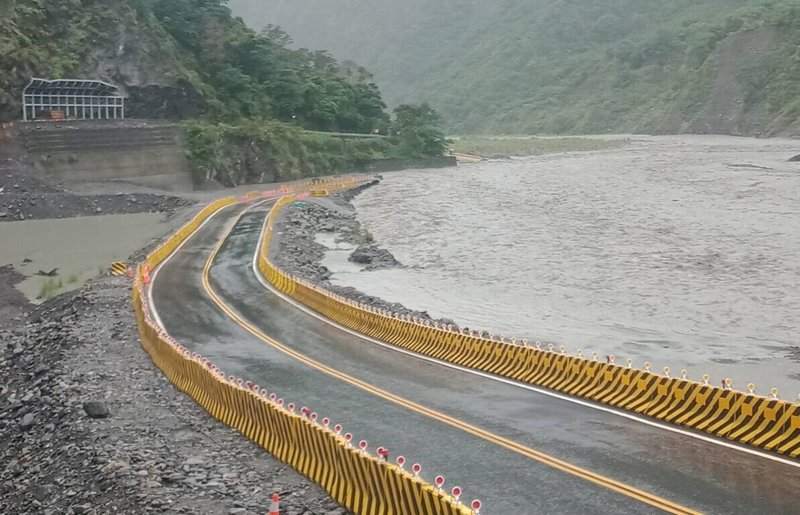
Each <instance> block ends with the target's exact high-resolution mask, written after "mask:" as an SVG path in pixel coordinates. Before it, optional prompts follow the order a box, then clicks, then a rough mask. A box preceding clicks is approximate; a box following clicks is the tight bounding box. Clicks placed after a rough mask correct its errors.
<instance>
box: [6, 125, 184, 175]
mask: <svg viewBox="0 0 800 515" xmlns="http://www.w3.org/2000/svg"><path fill="white" fill-rule="evenodd" d="M19 127H20V132H21V136H22V140H23V143H24V146H25V147H26V148H27V150H28V153H29V154H30V156H31V158H32V160H33V163H34V166H35V167H36V169H37V170H39V171H40V172H42V173H43V174H45V175H46V176H47V177H48V178H49V179H50V180H54V181H56V182H65V183H86V182H104V181H125V182H131V183H134V184H140V185H143V186H149V187H153V188H160V189H167V190H183V191H186V190H191V189H192V179H191V175H190V173H189V163H188V161H187V159H186V145H185V139H186V135H185V131H184V129H183V127H182V126H180V125H173V124H166V123H163V122H143V121H132V120H130V121H125V122H121V121H117V122H112V121H108V122H97V121H94V122H63V123H53V122H33V123H29V124H20V125H19Z"/></svg>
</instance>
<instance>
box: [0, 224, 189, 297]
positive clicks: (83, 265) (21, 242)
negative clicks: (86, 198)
mask: <svg viewBox="0 0 800 515" xmlns="http://www.w3.org/2000/svg"><path fill="white" fill-rule="evenodd" d="M163 219H164V216H163V215H162V214H160V213H135V214H121V215H103V216H84V217H77V218H63V219H51V220H26V221H21V222H4V223H0V241H2V242H3V244H2V245H0V264H12V265H14V269H15V270H16V271H18V272H19V273H21V274H23V275H26V276H28V277H27V278H26V279H25V280H23V281H22V282H21V283H20V284H19V285H17V288H18V289H19V290H20V291H22V293H23V294H25V296H26V297H28V299H30V300H32V301H35V302H40V301H42V300H45V299H42V298H37V297H39V296H40V294H41V293H42V288H43V285H44V284H45V283H46V282H48V281H50V282H51V284H53V285H54V286H57V288H56V289H55V291H54V292H53V293H56V294H57V293H63V292H65V291H68V290H72V289H75V288H78V287H79V286H81V285H82V284H83V283H84V282H86V281H87V280H89V279H91V278H92V277H96V276H97V275H98V274H100V273H105V272H106V271H107V270H108V268H109V267H110V266H111V263H112V262H113V261H125V260H126V259H127V258H128V256H129V255H130V254H131V253H133V252H134V251H136V250H137V249H140V248H142V247H144V246H145V245H147V244H148V243H150V241H151V240H152V239H153V238H155V237H159V236H161V235H162V234H163V233H165V232H166V231H167V230H168V229H170V228H172V227H174V226H175V223H174V222H173V221H170V222H164V221H163ZM176 219H177V218H176ZM26 260H30V262H26ZM55 268H57V269H58V275H57V276H55V277H53V278H48V277H42V276H39V275H36V272H38V271H39V270H42V271H46V272H49V271H50V270H53V269H55Z"/></svg>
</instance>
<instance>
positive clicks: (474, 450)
mask: <svg viewBox="0 0 800 515" xmlns="http://www.w3.org/2000/svg"><path fill="white" fill-rule="evenodd" d="M239 210H240V208H239V207H234V208H230V209H228V210H226V211H223V212H222V213H221V214H219V215H218V216H217V217H215V218H213V219H212V220H211V221H210V222H209V223H208V224H206V225H205V226H204V227H203V228H202V229H201V230H200V231H199V232H198V233H197V234H196V235H195V236H194V237H193V238H192V239H190V240H189V242H188V243H187V244H186V245H185V246H184V247H183V248H182V249H181V250H180V251H179V252H178V253H177V254H176V255H175V257H174V258H173V259H172V260H171V261H169V262H168V263H167V264H166V265H165V266H164V267H163V269H162V270H161V271H160V272H159V274H158V276H157V279H156V280H155V281H154V285H153V295H154V299H155V305H156V308H157V309H158V313H159V315H160V317H161V319H162V321H163V322H164V324H165V326H166V329H167V330H168V331H169V332H170V333H171V334H172V335H173V336H174V337H176V338H177V339H178V340H179V341H181V343H183V344H184V345H185V346H187V347H188V348H190V349H192V350H195V351H197V352H200V353H201V354H203V355H204V356H206V357H208V358H209V359H211V360H212V361H214V362H215V363H216V364H217V365H218V366H219V367H220V368H222V369H223V370H225V371H226V372H227V373H232V374H235V375H237V376H239V377H243V378H248V379H252V380H253V381H255V382H256V383H258V384H260V385H262V386H265V387H266V388H267V389H268V390H269V391H275V392H276V393H278V394H279V395H280V396H281V397H283V398H284V399H286V401H287V402H289V401H294V402H295V403H296V404H298V406H301V405H306V406H308V407H310V408H312V409H313V410H314V411H316V412H318V413H319V414H320V416H321V417H322V416H328V417H330V418H331V419H333V421H334V423H341V424H343V425H344V427H345V431H350V432H352V433H353V434H354V439H355V440H356V441H357V440H360V439H362V438H363V439H366V440H367V441H369V443H370V449H374V448H376V447H377V446H379V445H382V446H385V447H388V448H389V449H390V451H391V452H392V456H393V457H394V456H396V455H397V454H399V453H401V454H404V455H405V456H406V458H407V459H408V462H409V463H413V462H420V463H421V464H422V466H423V476H424V477H426V478H427V479H429V480H431V479H432V478H433V476H434V475H436V474H442V475H444V476H445V477H446V478H447V486H453V485H454V484H459V485H460V486H461V487H463V489H464V491H465V498H467V499H472V498H473V497H479V498H481V499H482V500H483V501H484V506H485V509H484V510H483V511H484V512H485V513H508V514H515V513H519V514H526V513H576V512H587V513H653V512H656V511H657V510H655V509H654V508H653V507H651V506H649V505H647V504H644V503H642V502H640V501H637V500H635V499H632V498H629V497H626V496H624V495H622V494H619V493H616V492H614V491H612V490H609V489H607V488H605V487H603V486H599V485H596V484H594V483H591V482H588V481H586V480H583V479H580V478H577V477H575V476H572V475H569V474H566V473H564V472H561V471H559V470H556V469H554V468H551V467H549V466H547V465H544V464H542V463H539V462H538V461H534V460H532V459H529V458H527V457H524V456H522V455H520V454H517V453H515V452H513V451H510V450H507V449H505V448H503V447H500V446H498V445H495V444H493V443H490V442H488V441H485V440H482V439H480V438H478V437H475V436H472V435H470V434H468V433H465V432H463V431H461V430H459V429H456V428H454V427H451V426H448V425H445V424H442V423H440V422H438V421H436V420H433V419H431V418H428V417H426V416H424V415H421V414H418V413H416V412H413V411H410V410H408V409H406V408H403V407H400V406H398V405H395V404H391V403H389V402H388V401H385V400H383V399H381V398H379V397H377V396H375V395H373V394H371V393H368V392H365V391H363V390H360V389H357V388H356V387H354V386H351V385H349V384H347V383H345V382H342V381H341V380H339V379H336V378H334V377H331V376H328V375H325V374H323V373H321V372H319V371H316V370H314V369H312V368H310V367H308V366H306V365H304V364H302V363H300V362H298V361H296V360H294V359H293V358H291V357H289V356H286V355H285V354H283V353H281V352H279V351H277V350H275V349H273V348H272V347H270V346H269V345H267V344H265V343H264V342H262V341H261V340H259V339H257V338H255V337H254V336H252V335H251V334H250V333H248V332H246V331H245V330H244V329H243V328H241V327H239V326H238V325H236V324H235V323H234V322H233V321H232V320H231V319H230V318H228V317H227V316H226V315H225V314H224V313H223V312H221V311H220V310H219V309H218V307H217V306H216V305H215V304H214V303H213V302H212V301H211V300H210V298H209V297H208V296H207V294H206V293H205V292H204V290H203V288H202V283H201V277H202V271H203V266H204V263H205V261H206V259H207V257H208V255H209V253H210V252H211V250H212V249H213V247H214V246H215V244H216V243H217V241H218V239H219V238H220V236H221V234H222V232H223V231H224V229H225V227H226V226H227V224H228V223H229V222H230V220H231V219H232V218H233V217H234V216H235V215H236V214H237V213H238V211H239ZM264 213H265V211H264V209H261V210H257V211H253V212H251V214H247V215H245V216H244V217H243V218H242V220H241V221H240V223H239V224H237V226H236V228H235V230H234V232H233V233H232V234H231V235H230V237H229V238H228V240H227V241H226V243H225V245H224V246H223V247H222V249H221V251H220V253H219V255H218V256H217V259H216V261H215V264H214V266H213V267H212V269H211V286H212V287H213V288H214V289H215V290H216V291H217V293H218V294H219V295H220V297H222V299H223V300H224V301H225V302H226V303H227V304H228V305H230V306H231V307H233V309H235V310H236V311H238V312H239V313H240V314H241V315H242V316H243V317H244V318H245V319H247V320H248V321H249V322H251V323H253V324H255V325H256V326H258V327H259V328H260V329H261V330H262V331H263V332H264V333H266V334H268V335H269V336H271V337H273V338H275V339H277V340H278V341H280V342H282V343H283V344H286V345H288V346H290V347H292V348H293V349H295V350H296V351H298V352H301V353H303V354H305V355H306V356H309V357H311V358H313V359H315V360H317V361H319V362H322V363H324V364H325V365H328V366H330V367H332V368H335V369H337V370H339V371H342V372H344V373H347V374H349V375H352V376H354V377H357V378H358V379H360V380H362V381H366V382H368V383H370V384H372V385H375V386H377V387H380V388H382V389H384V390H387V391H389V392H391V393H393V394H396V395H399V396H402V397H404V398H406V399H409V400H412V401H414V402H416V403H418V404H421V405H423V406H426V407H428V408H432V409H435V410H437V411H440V412H443V413H445V414H447V415H449V416H452V417H455V418H457V419H460V420H463V421H465V422H468V423H470V424H473V425H476V426H478V427H480V428H482V429H484V430H488V431H491V432H493V433H495V434H497V435H500V436H502V437H505V438H508V439H510V440H513V441H515V442H518V443H521V444H524V445H527V446H529V447H531V448H533V449H536V450H537V451H541V452H544V453H547V454H549V455H551V456H554V457H557V458H559V459H562V460H565V461H568V462H570V463H572V464H575V465H578V466H581V467H584V468H586V469H589V470H591V471H593V472H595V473H598V474H601V475H603V476H606V477H610V478H613V479H615V480H617V481H621V482H624V483H626V484H628V485H631V486H634V487H636V488H639V489H641V490H644V491H647V492H649V493H652V494H654V495H658V496H660V497H663V498H665V499H667V500H669V501H672V502H675V503H678V504H681V505H683V506H685V507H688V508H692V509H695V510H698V511H702V512H707V513H748V514H749V513H797V501H798V500H800V494H799V493H798V492H800V468H796V467H792V466H789V465H786V464H782V463H777V462H773V461H769V460H767V459H764V458H761V457H757V456H752V455H749V454H745V453H742V452H738V451H734V450H731V449H727V448H724V447H721V446H717V445H714V444H711V443H708V442H704V441H701V440H697V439H694V438H691V437H688V436H685V435H679V434H676V433H672V432H668V431H665V430H662V429H658V428H653V427H650V426H646V425H644V424H641V423H637V422H633V421H630V420H628V419H624V418H621V417H618V416H615V415H613V414H609V413H605V412H601V411H597V410H594V409H590V408H587V407H584V406H579V405H576V404H572V403H569V402H566V401H563V400H559V399H555V398H552V397H548V396H544V395H541V394H537V393H535V392H530V391H526V390H522V389H519V388H516V387H513V386H510V385H505V384H501V383H497V382H495V381H491V380H489V379H485V378H481V377H477V376H473V375H470V374H466V373H463V372H458V371H455V370H451V369H447V368H444V367H442V366H439V365H435V364H432V363H427V362H423V361H421V360H418V359H415V358H413V357H409V356H405V355H402V354H399V353H397V352H394V351H391V350H388V349H384V348H380V347H377V346H375V345H372V344H370V343H368V342H365V341H363V340H360V339H359V338H356V337H354V336H352V335H349V334H346V333H344V332H341V331H339V330H338V329H336V328H333V327H331V326H329V325H327V324H325V323H323V322H321V321H319V320H317V319H316V318H314V317H311V316H309V315H307V314H305V313H303V312H301V311H299V310H297V309H295V308H294V307H292V306H291V305H290V304H288V303H286V302H285V301H283V300H281V299H280V298H278V297H277V296H275V295H273V294H272V293H270V292H269V291H267V290H265V289H264V288H263V287H262V286H261V284H260V283H259V282H258V281H257V279H256V277H255V276H254V274H253V271H252V259H253V254H254V253H255V249H256V245H257V241H258V236H259V232H260V229H261V223H262V222H263V216H264Z"/></svg>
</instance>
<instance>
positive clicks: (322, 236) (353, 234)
mask: <svg viewBox="0 0 800 515" xmlns="http://www.w3.org/2000/svg"><path fill="white" fill-rule="evenodd" d="M378 183H379V181H374V182H371V183H369V184H365V185H363V186H360V187H358V188H355V189H353V190H348V191H344V192H340V193H334V194H332V195H330V196H329V197H323V198H318V197H311V198H310V199H309V200H308V201H303V202H297V203H295V204H292V205H291V206H289V207H288V208H287V209H284V210H283V212H282V213H281V215H280V216H279V217H278V220H277V224H276V231H275V234H276V237H275V245H273V247H272V249H271V255H270V257H271V258H272V259H273V260H274V262H275V263H276V264H277V265H278V266H279V267H280V268H282V269H283V270H287V271H289V272H291V273H293V274H295V275H297V276H299V277H302V278H303V279H305V280H307V281H310V282H311V283H313V284H316V285H319V286H321V287H323V288H325V289H326V290H328V291H331V292H333V293H336V294H338V295H342V296H343V297H346V298H349V299H352V300H354V301H357V302H360V303H362V304H365V305H368V306H373V307H376V308H381V309H387V310H391V311H393V312H396V313H401V314H404V315H409V316H413V317H417V318H420V319H423V320H430V321H434V319H433V318H432V317H431V316H430V315H429V314H428V313H427V312H426V311H421V310H414V309H410V308H407V307H405V306H403V305H402V304H399V303H392V302H387V301H385V300H383V299H380V298H377V297H373V296H370V295H366V294H364V293H363V292H360V291H358V290H357V289H355V288H350V287H347V286H339V285H336V284H332V283H331V282H330V281H329V279H330V278H331V276H332V273H331V271H330V270H329V269H328V267H327V266H325V265H324V264H323V260H324V259H325V258H326V255H327V254H328V252H329V251H331V249H332V248H339V249H340V250H342V249H344V250H345V251H346V252H347V259H349V260H350V261H351V262H352V263H353V264H354V266H357V267H359V268H360V269H364V270H381V269H386V268H391V267H396V266H402V264H401V263H400V262H398V261H397V260H396V259H395V257H394V256H393V255H392V254H391V253H390V252H389V251H387V250H386V249H383V248H381V247H380V246H378V244H377V243H376V242H375V240H374V238H373V236H372V235H371V234H370V233H369V232H368V231H367V230H365V229H364V228H363V227H362V226H361V224H359V223H358V221H356V219H355V216H356V213H355V209H354V208H353V205H352V203H351V202H352V200H353V199H354V198H355V197H356V196H358V195H359V194H361V193H362V192H363V191H364V190H366V189H367V188H370V187H373V186H375V185H377V184H378ZM436 321H438V322H441V323H449V324H452V323H454V322H453V321H452V320H448V319H438V320H436Z"/></svg>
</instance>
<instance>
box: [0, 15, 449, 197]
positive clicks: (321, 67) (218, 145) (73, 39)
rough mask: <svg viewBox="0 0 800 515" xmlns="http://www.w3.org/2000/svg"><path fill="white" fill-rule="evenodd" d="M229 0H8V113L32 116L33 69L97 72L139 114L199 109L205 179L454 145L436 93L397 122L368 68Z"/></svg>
mask: <svg viewBox="0 0 800 515" xmlns="http://www.w3.org/2000/svg"><path fill="white" fill-rule="evenodd" d="M227 4H228V2H227V0H134V1H126V0H1V1H0V121H13V120H16V119H18V118H19V116H20V112H21V108H20V97H21V94H22V90H23V88H24V87H25V84H26V83H27V82H28V81H29V80H30V78H31V77H44V78H91V79H101V80H106V81H110V82H113V83H114V84H117V85H118V86H120V88H121V90H122V92H123V93H124V94H125V95H126V96H127V97H128V99H127V102H126V109H127V111H128V112H127V115H128V116H129V117H132V118H167V119H175V120H193V121H192V122H191V123H187V126H188V128H189V130H188V134H189V158H190V161H191V163H192V164H193V166H194V168H195V171H196V172H197V175H198V179H200V180H203V181H204V180H210V179H214V180H218V181H221V182H223V183H225V184H228V185H233V184H239V183H243V182H260V181H262V180H265V179H266V178H272V179H275V180H279V179H290V178H297V177H300V176H308V175H321V174H327V173H332V172H335V171H337V170H341V169H352V168H358V167H359V166H363V165H365V164H366V163H368V162H370V161H372V160H376V159H384V158H416V157H420V156H436V155H441V154H442V152H443V150H444V146H445V144H446V142H445V140H444V137H443V136H442V135H441V131H440V130H439V128H438V125H439V123H440V122H439V117H438V115H437V114H436V113H435V112H432V111H431V110H430V108H429V107H428V106H404V107H402V108H398V109H396V110H395V115H396V116H395V120H394V122H393V121H392V120H391V116H390V114H389V112H387V110H386V105H385V103H384V102H383V99H382V97H381V92H380V91H379V90H378V87H377V86H376V85H375V83H374V82H373V80H372V76H371V75H370V74H369V73H368V72H367V71H366V70H365V69H364V68H361V67H359V66H357V65H355V64H354V63H339V62H338V61H337V60H336V59H334V58H333V57H332V56H331V55H330V54H329V53H327V52H324V51H308V50H302V49H299V50H298V49H292V48H290V47H289V43H290V41H291V38H290V37H289V35H288V34H286V33H285V32H283V31H281V30H278V29H271V30H266V31H261V30H258V31H256V30H253V29H252V28H250V27H248V26H247V25H246V24H245V23H244V21H242V19H241V18H238V17H235V16H233V15H232V13H231V11H230V9H229V8H228V5H227ZM409 113H411V114H412V116H411V117H409ZM423 115H425V116H423ZM303 129H304V130H303ZM309 130H310V131H318V132H319V131H322V132H345V133H359V134H372V133H379V134H381V135H386V136H388V137H386V138H370V139H363V140H354V139H348V140H343V139H341V138H336V137H331V136H327V135H326V134H319V133H316V134H314V133H310V132H307V131H309Z"/></svg>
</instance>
